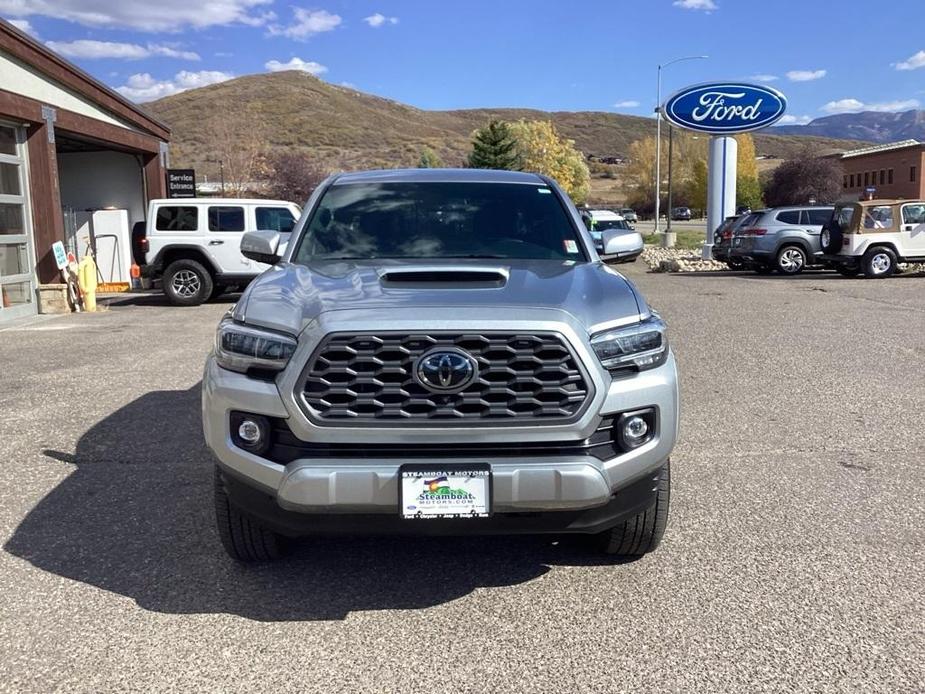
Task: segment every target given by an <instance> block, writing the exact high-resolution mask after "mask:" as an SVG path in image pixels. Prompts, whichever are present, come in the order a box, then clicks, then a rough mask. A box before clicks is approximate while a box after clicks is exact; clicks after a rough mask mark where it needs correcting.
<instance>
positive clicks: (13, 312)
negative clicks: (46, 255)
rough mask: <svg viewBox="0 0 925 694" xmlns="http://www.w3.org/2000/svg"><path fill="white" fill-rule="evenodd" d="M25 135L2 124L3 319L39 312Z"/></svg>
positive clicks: (0, 290)
mask: <svg viewBox="0 0 925 694" xmlns="http://www.w3.org/2000/svg"><path fill="white" fill-rule="evenodd" d="M22 135H23V134H22V130H21V128H16V127H13V126H11V125H5V124H3V123H0V295H2V300H0V321H7V320H9V319H11V318H18V317H20V316H25V315H30V314H32V313H35V311H36V304H35V273H34V272H33V267H34V266H35V264H34V261H33V260H32V259H33V258H34V253H33V249H32V234H31V229H30V228H29V207H28V204H27V198H26V194H27V192H28V191H27V183H26V181H27V178H26V167H25V146H24V144H23V136H22Z"/></svg>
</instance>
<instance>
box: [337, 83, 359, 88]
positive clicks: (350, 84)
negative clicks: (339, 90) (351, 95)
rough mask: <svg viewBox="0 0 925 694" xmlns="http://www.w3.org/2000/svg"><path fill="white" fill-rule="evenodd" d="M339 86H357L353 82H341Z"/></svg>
mask: <svg viewBox="0 0 925 694" xmlns="http://www.w3.org/2000/svg"><path fill="white" fill-rule="evenodd" d="M340 86H342V87H346V88H347V89H356V88H357V86H356V85H355V84H354V83H353V82H341V83H340Z"/></svg>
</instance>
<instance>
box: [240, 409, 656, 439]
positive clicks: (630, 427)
mask: <svg viewBox="0 0 925 694" xmlns="http://www.w3.org/2000/svg"><path fill="white" fill-rule="evenodd" d="M242 426H243V425H242ZM648 433H649V425H648V424H646V420H644V419H643V418H642V417H640V416H639V415H633V416H632V417H628V418H627V420H626V421H625V422H624V423H623V436H624V438H625V439H626V441H627V442H628V443H638V442H639V441H642V440H643V439H644V438H645V437H646V434H648Z"/></svg>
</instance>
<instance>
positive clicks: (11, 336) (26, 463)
mask: <svg viewBox="0 0 925 694" xmlns="http://www.w3.org/2000/svg"><path fill="white" fill-rule="evenodd" d="M628 272H629V274H631V275H632V276H633V277H634V278H635V279H636V280H637V281H638V282H639V284H640V285H641V286H642V287H643V289H644V290H645V291H646V293H647V294H648V296H649V297H650V299H651V302H652V303H653V305H654V306H656V307H657V308H658V309H659V310H660V311H661V312H662V313H663V314H664V316H665V317H666V318H667V320H668V321H669V324H670V326H671V339H672V341H673V344H674V346H675V349H676V352H677V355H678V360H679V363H680V367H681V369H682V380H683V401H684V414H683V425H682V428H683V431H682V442H681V444H680V445H679V447H678V449H677V451H676V455H675V458H674V470H673V473H674V485H675V486H674V490H673V499H672V504H673V506H672V515H671V520H670V525H669V530H668V534H667V537H666V540H665V542H664V544H663V545H662V548H661V549H660V550H659V551H658V552H657V553H656V554H654V555H652V556H650V557H646V558H644V559H642V560H639V561H636V562H633V563H628V564H613V563H609V562H608V561H607V560H606V559H604V558H601V557H598V556H596V555H594V554H589V553H586V552H585V550H584V549H583V548H582V547H581V546H580V545H577V544H575V543H571V542H566V543H562V544H557V545H554V544H550V543H549V542H548V541H544V540H542V539H499V538H493V539H465V540H458V539H457V540H454V539H442V540H440V539H434V540H420V539H412V540H400V539H399V540H396V539H392V540H385V541H376V540H368V539H359V540H317V541H311V542H307V543H305V544H304V545H303V546H302V547H300V549H299V551H298V552H297V555H296V557H295V558H293V559H291V560H287V561H285V562H283V563H280V564H276V565H272V566H265V567H260V568H242V567H240V566H236V565H235V564H233V563H231V562H230V561H229V560H228V559H226V557H225V556H224V554H223V552H222V551H221V549H220V548H219V545H218V542H217V538H216V536H215V532H214V530H213V525H212V517H211V510H210V506H211V500H210V493H211V489H210V475H211V469H210V463H209V462H208V459H207V455H206V451H205V450H204V448H203V445H202V443H201V440H200V433H199V415H198V411H197V405H198V398H199V393H198V384H199V378H200V367H201V364H202V360H203V357H204V355H205V353H206V351H207V350H208V349H209V343H210V340H211V337H212V328H213V326H214V325H215V323H216V321H217V320H218V318H219V316H220V315H221V313H222V312H223V311H224V310H225V309H226V308H227V302H224V303H221V302H220V303H211V304H209V305H206V306H202V307H199V308H192V309H175V308H170V307H167V306H164V305H162V304H161V303H160V302H159V301H157V300H153V301H146V302H143V303H142V304H140V305H132V306H121V307H116V308H113V309H112V310H110V311H108V312H106V313H102V314H98V315H82V316H71V317H65V318H59V319H54V320H47V321H42V322H39V323H36V324H35V325H34V326H32V327H30V328H28V329H17V330H7V331H3V332H0V364H2V365H3V367H2V371H0V411H2V413H3V429H2V431H3V437H2V439H0V451H2V460H3V473H2V475H0V542H2V546H3V549H4V551H3V552H2V553H0V594H2V596H3V599H2V600H0V652H2V653H3V656H2V658H0V690H4V691H33V692H48V691H53V690H57V691H88V692H89V691H93V692H98V691H112V690H120V691H145V692H149V691H166V690H169V691H179V692H186V691H200V690H212V691H245V690H252V691H262V692H265V691H272V692H284V691H300V692H335V691H375V692H384V691H396V692H397V691H428V692H501V691H511V692H514V691H524V692H527V691H550V692H551V691H563V692H573V691H606V692H623V691H625V692H642V691H650V692H663V691H702V692H727V691H748V692H781V691H799V692H891V693H892V692H913V691H923V690H925V607H923V606H925V588H923V575H925V530H923V522H925V492H923V489H925V465H923V459H925V427H923V426H922V422H923V420H925V404H923V398H922V393H923V392H925V368H923V364H925V347H923V346H922V339H921V337H922V335H923V334H925V305H923V302H922V296H923V288H925V278H922V277H919V278H914V277H913V278H902V277H901V278H895V279H890V280H885V281H878V282H874V281H864V280H848V279H842V278H839V277H835V276H831V275H822V274H819V275H808V276H805V277H802V278H797V279H792V280H787V279H778V278H773V277H772V278H758V277H757V276H749V275H739V276H735V275H730V276H666V275H648V274H643V268H642V267H640V266H638V265H637V266H633V267H631V268H630V269H629V271H628Z"/></svg>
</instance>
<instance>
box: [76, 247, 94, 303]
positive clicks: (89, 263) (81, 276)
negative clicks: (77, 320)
mask: <svg viewBox="0 0 925 694" xmlns="http://www.w3.org/2000/svg"><path fill="white" fill-rule="evenodd" d="M77 284H78V285H79V286H80V293H81V294H83V304H84V311H95V310H96V263H95V262H93V256H92V255H90V254H89V253H87V255H85V256H84V257H83V259H82V260H81V261H80V264H79V265H78V266H77Z"/></svg>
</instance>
